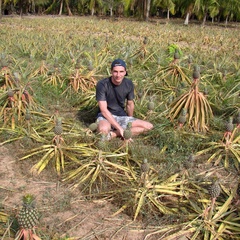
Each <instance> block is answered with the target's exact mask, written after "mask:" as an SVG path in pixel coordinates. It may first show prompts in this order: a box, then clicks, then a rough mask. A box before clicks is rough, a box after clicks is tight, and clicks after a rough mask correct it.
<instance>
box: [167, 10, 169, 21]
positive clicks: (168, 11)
mask: <svg viewBox="0 0 240 240" xmlns="http://www.w3.org/2000/svg"><path fill="white" fill-rule="evenodd" d="M169 19H170V11H169V8H168V10H167V20H169Z"/></svg>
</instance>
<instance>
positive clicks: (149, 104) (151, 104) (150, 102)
mask: <svg viewBox="0 0 240 240" xmlns="http://www.w3.org/2000/svg"><path fill="white" fill-rule="evenodd" d="M147 108H148V110H149V111H153V110H154V108H155V104H154V101H153V98H152V97H150V99H149V102H148V104H147Z"/></svg>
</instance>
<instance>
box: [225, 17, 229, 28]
mask: <svg viewBox="0 0 240 240" xmlns="http://www.w3.org/2000/svg"><path fill="white" fill-rule="evenodd" d="M227 24H228V15H227V17H226V19H225V26H227Z"/></svg>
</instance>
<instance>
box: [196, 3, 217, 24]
mask: <svg viewBox="0 0 240 240" xmlns="http://www.w3.org/2000/svg"><path fill="white" fill-rule="evenodd" d="M216 4H217V0H195V3H194V12H195V14H196V15H197V17H198V18H199V19H202V20H203V21H202V25H205V23H206V20H207V15H208V13H209V10H210V9H211V6H217V5H216Z"/></svg>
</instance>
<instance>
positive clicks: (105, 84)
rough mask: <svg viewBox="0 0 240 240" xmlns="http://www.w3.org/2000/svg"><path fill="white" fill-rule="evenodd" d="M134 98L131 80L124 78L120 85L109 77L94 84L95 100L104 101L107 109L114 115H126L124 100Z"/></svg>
mask: <svg viewBox="0 0 240 240" xmlns="http://www.w3.org/2000/svg"><path fill="white" fill-rule="evenodd" d="M133 99H134V85H133V82H132V81H131V80H130V79H128V78H124V79H123V81H122V83H121V84H120V85H115V84H113V83H112V81H111V77H109V78H105V79H102V80H100V81H99V82H98V83H97V86H96V100H97V101H106V102H107V108H108V110H109V111H110V112H111V113H112V114H113V115H116V116H127V114H126V112H125V110H124V108H125V101H126V100H133Z"/></svg>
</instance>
